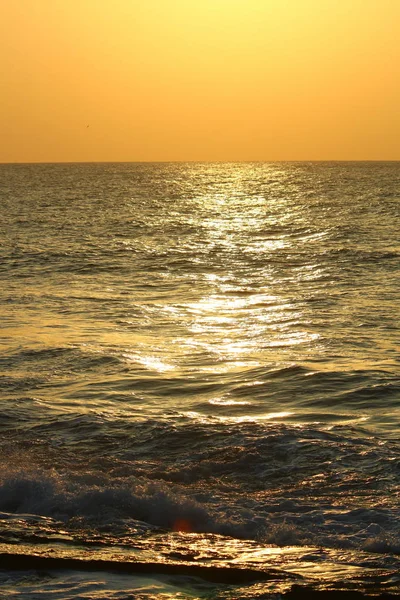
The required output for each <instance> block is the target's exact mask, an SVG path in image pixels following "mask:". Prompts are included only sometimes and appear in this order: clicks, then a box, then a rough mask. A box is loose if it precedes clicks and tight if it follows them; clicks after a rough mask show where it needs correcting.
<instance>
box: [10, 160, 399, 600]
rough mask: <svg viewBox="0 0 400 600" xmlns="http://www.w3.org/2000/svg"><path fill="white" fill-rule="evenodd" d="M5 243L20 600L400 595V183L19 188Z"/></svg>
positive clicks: (167, 182) (219, 171) (120, 172)
mask: <svg viewBox="0 0 400 600" xmlns="http://www.w3.org/2000/svg"><path fill="white" fill-rule="evenodd" d="M0 217H1V218H0V242H1V246H0V326H1V339H0V402H1V404H0V406H1V410H0V597H1V598H18V599H24V600H28V599H38V598H40V599H41V600H42V599H45V600H50V599H51V600H60V599H63V600H65V599H85V600H89V599H91V600H98V599H111V600H117V599H118V600H127V599H131V598H135V599H141V600H150V599H158V598H159V599H162V600H167V599H173V598H174V599H175V598H179V599H186V598H191V599H194V598H201V599H202V598H208V599H225V600H228V599H230V600H233V599H242V598H243V599H252V598H263V599H268V598H275V599H276V598H285V597H288V598H289V597H293V598H294V597H296V594H300V595H301V594H304V593H305V591H307V590H309V591H310V594H311V592H312V591H315V592H327V591H329V590H331V591H333V590H335V591H336V592H337V593H338V594H340V593H341V592H343V593H344V592H345V591H347V592H351V591H353V592H360V593H362V594H363V595H368V594H378V595H379V594H383V593H384V592H386V593H387V594H392V595H399V594H400V570H399V567H400V512H399V500H400V443H399V424H400V377H399V375H400V362H399V358H400V323H399V316H400V314H399V308H400V276H399V267H400V220H399V217H400V162H269V163H267V162H266V163H263V162H254V163H250V162H249V163H222V162H220V163H205V162H203V163H200V162H188V163H71V164H66V163H58V164H2V165H0ZM308 597H310V598H311V597H312V596H311V595H310V596H308Z"/></svg>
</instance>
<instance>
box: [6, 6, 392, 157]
mask: <svg viewBox="0 0 400 600" xmlns="http://www.w3.org/2000/svg"><path fill="white" fill-rule="evenodd" d="M399 24H400V0H0V75H1V77H0V162H64V161H66V162H70V161H71V162H75V161H192V160H204V161H274V160H300V161H301V160H400V38H399V33H398V32H399Z"/></svg>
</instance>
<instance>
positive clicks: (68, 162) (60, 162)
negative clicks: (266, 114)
mask: <svg viewBox="0 0 400 600" xmlns="http://www.w3.org/2000/svg"><path fill="white" fill-rule="evenodd" d="M396 162H400V158H397V159H396V158H394V159H393V158H389V159H385V158H378V159H374V158H361V159H351V158H350V159H343V158H340V159H337V158H331V159H326V158H323V159H278V160H259V159H257V160H194V159H190V160H55V161H51V160H33V161H25V160H23V161H13V160H10V161H0V165H63V164H64V165H78V164H88V165H89V164H91V165H93V164H171V163H175V164H185V163H208V164H218V163H219V164H238V163H242V164H249V163H396Z"/></svg>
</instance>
